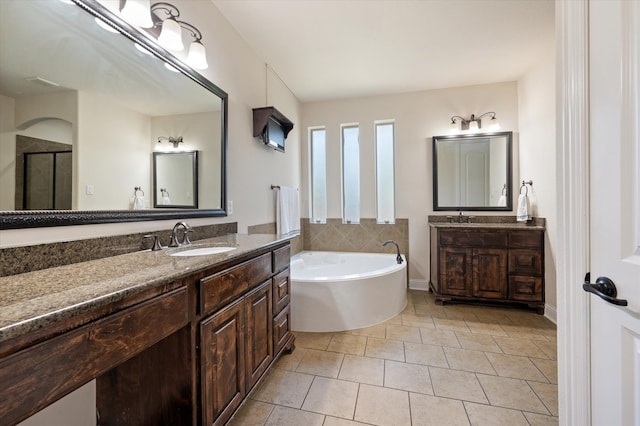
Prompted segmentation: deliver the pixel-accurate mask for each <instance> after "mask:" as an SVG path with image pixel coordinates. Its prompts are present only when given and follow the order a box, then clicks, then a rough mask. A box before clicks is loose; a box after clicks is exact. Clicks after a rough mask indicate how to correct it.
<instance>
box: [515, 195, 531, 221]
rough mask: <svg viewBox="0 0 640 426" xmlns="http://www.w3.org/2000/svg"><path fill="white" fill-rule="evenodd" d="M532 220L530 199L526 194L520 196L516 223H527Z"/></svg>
mask: <svg viewBox="0 0 640 426" xmlns="http://www.w3.org/2000/svg"><path fill="white" fill-rule="evenodd" d="M530 219H531V216H530V215H529V197H527V196H526V195H525V194H520V196H519V197H518V210H517V213H516V221H518V222H526V221H528V220H530Z"/></svg>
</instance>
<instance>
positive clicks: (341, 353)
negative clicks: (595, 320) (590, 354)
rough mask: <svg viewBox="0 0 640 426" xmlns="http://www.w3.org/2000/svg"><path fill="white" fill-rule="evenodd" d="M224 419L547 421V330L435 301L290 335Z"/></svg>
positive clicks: (550, 359)
mask: <svg viewBox="0 0 640 426" xmlns="http://www.w3.org/2000/svg"><path fill="white" fill-rule="evenodd" d="M295 334H296V349H295V351H294V352H293V353H292V354H290V355H284V356H282V357H281V358H280V360H278V362H277V363H276V364H275V365H274V368H272V369H271V371H270V373H269V374H268V376H267V377H265V380H263V382H262V383H261V385H260V386H259V387H258V388H257V389H256V391H255V392H254V393H253V394H252V396H251V399H250V400H248V401H247V403H245V405H244V406H243V407H242V408H241V410H240V411H239V412H238V413H237V415H236V416H235V417H234V418H233V419H232V421H231V424H232V425H277V426H283V425H295V426H299V425H304V426H312V425H324V426H349V425H362V424H365V425H382V426H391V425H397V426H404V425H413V426H417V425H438V426H440V425H469V424H473V425H509V426H512V425H556V424H558V417H557V416H558V403H557V399H558V391H557V383H558V382H557V372H556V369H557V361H556V359H557V358H556V327H555V325H554V324H553V323H552V322H550V321H548V320H547V319H546V318H544V317H543V316H540V315H537V314H535V313H533V312H529V311H523V310H517V309H511V308H491V307H480V306H475V305H462V304H458V305H445V306H437V305H435V303H434V299H433V296H432V295H431V293H426V292H419V291H409V303H408V305H407V308H406V309H405V310H404V311H403V312H402V314H400V315H398V316H396V317H395V318H392V319H390V320H389V321H387V322H385V323H384V324H380V325H376V326H373V327H369V328H366V329H360V330H353V331H348V332H342V333H300V332H298V333H295Z"/></svg>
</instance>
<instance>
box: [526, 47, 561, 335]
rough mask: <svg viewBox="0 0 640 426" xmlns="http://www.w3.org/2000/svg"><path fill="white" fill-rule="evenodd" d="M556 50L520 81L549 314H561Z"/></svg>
mask: <svg viewBox="0 0 640 426" xmlns="http://www.w3.org/2000/svg"><path fill="white" fill-rule="evenodd" d="M555 96H556V93H555V50H554V49H553V46H551V47H550V48H549V49H548V54H547V55H546V56H545V57H544V58H542V60H541V61H539V62H538V64H537V66H536V67H534V68H532V69H531V70H530V71H529V72H528V73H527V74H526V75H525V76H523V78H522V79H520V81H519V83H518V105H519V107H518V108H519V110H520V175H519V180H520V181H522V180H533V186H532V187H531V188H530V190H529V194H530V195H531V200H530V201H531V203H532V209H533V210H534V214H535V215H536V216H540V217H545V218H546V219H547V232H546V237H545V297H546V311H545V315H546V316H547V317H549V318H550V319H552V320H553V321H554V322H555V320H556V315H557V298H556V289H557V285H556V254H557V253H556V248H557V241H558V239H557V232H558V228H557V225H558V218H557V212H556V168H555V164H556V126H555V120H556V109H555Z"/></svg>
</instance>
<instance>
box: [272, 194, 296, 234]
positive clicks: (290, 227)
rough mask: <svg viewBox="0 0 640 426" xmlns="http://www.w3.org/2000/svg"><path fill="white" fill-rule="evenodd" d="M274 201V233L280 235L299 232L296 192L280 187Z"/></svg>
mask: <svg viewBox="0 0 640 426" xmlns="http://www.w3.org/2000/svg"><path fill="white" fill-rule="evenodd" d="M277 198H278V199H277V201H276V232H277V233H278V234H280V235H284V234H289V233H291V232H300V207H299V206H298V190H297V189H296V188H291V187H288V186H280V190H279V191H278V196H277Z"/></svg>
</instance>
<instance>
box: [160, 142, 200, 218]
mask: <svg viewBox="0 0 640 426" xmlns="http://www.w3.org/2000/svg"><path fill="white" fill-rule="evenodd" d="M153 207H154V208H182V209H197V208H198V151H188V152H154V153H153Z"/></svg>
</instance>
